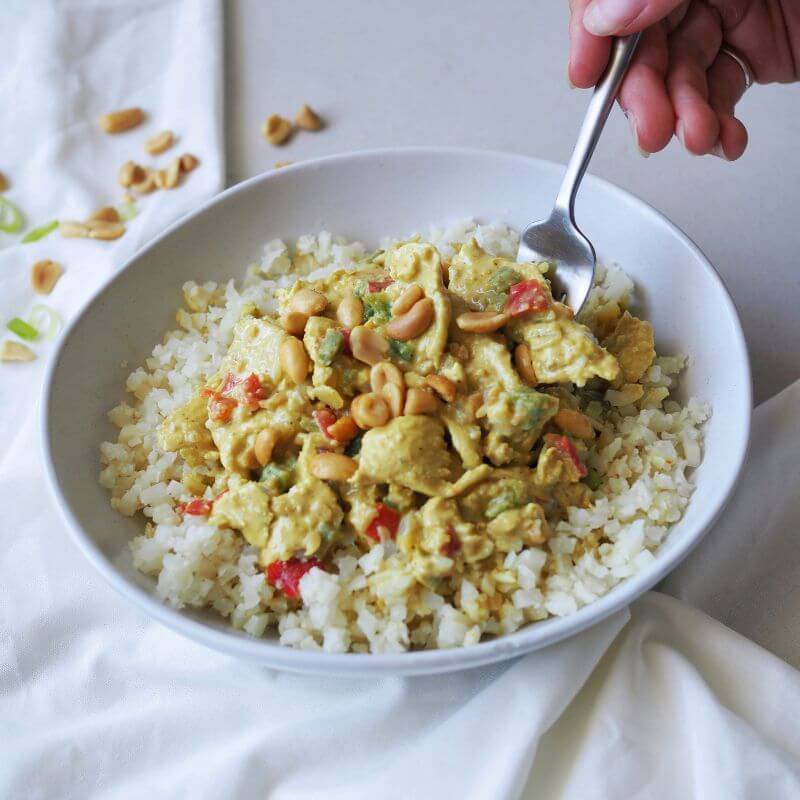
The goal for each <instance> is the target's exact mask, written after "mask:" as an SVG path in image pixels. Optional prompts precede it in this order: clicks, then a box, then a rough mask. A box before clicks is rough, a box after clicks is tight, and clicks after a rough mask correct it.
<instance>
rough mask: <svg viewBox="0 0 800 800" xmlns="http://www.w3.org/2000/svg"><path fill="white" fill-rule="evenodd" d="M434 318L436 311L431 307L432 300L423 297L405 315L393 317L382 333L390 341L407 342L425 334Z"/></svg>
mask: <svg viewBox="0 0 800 800" xmlns="http://www.w3.org/2000/svg"><path fill="white" fill-rule="evenodd" d="M435 317H436V310H435V308H434V306H433V300H431V299H430V297H424V298H423V299H422V300H418V301H417V302H416V303H414V305H413V306H412V307H411V309H410V310H408V311H406V313H405V314H403V315H402V316H400V317H395V318H394V319H393V320H392V321H391V322H390V323H388V324H387V326H386V327H385V328H384V331H385V332H386V335H387V336H388V337H389V338H391V339H397V340H399V341H401V342H407V341H409V340H410V339H416V338H417V336H421V335H422V334H423V333H425V331H426V330H428V328H430V326H431V324H432V323H433V320H434V318H435Z"/></svg>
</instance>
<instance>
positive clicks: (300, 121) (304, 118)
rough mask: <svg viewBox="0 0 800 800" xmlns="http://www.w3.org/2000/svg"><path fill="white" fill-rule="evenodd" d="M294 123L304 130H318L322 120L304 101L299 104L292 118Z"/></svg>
mask: <svg viewBox="0 0 800 800" xmlns="http://www.w3.org/2000/svg"><path fill="white" fill-rule="evenodd" d="M294 123H295V125H297V127H298V128H302V129H303V130H305V131H318V130H319V129H320V128H321V127H322V120H321V119H320V116H319V114H317V112H316V111H314V109H313V108H311V106H309V105H306V104H305V103H304V104H303V105H302V106H300V110H299V111H298V112H297V116H296V117H295V118H294Z"/></svg>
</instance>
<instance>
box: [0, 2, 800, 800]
mask: <svg viewBox="0 0 800 800" xmlns="http://www.w3.org/2000/svg"><path fill="white" fill-rule="evenodd" d="M22 9H23V3H22V0H12V2H6V5H5V7H4V14H3V17H4V19H5V20H7V21H10V22H11V23H13V24H7V25H6V27H5V29H4V33H3V36H4V48H5V53H6V65H7V69H6V72H5V75H6V77H5V78H4V79H3V81H2V82H0V107H2V108H4V109H10V108H13V109H14V110H15V119H14V124H13V125H4V126H0V160H2V163H0V169H3V171H5V172H7V174H8V175H9V178H10V179H11V182H12V186H11V189H10V191H9V192H8V196H9V198H10V199H12V200H13V201H14V202H16V203H17V204H18V205H19V206H20V207H21V208H23V210H24V211H25V213H26V216H27V217H28V218H29V221H30V227H33V226H36V225H38V224H41V223H42V222H45V221H47V220H49V219H52V218H55V217H58V218H77V219H81V218H85V217H86V216H87V215H88V214H89V213H90V212H91V211H92V210H93V209H94V208H96V207H98V206H100V205H103V204H105V203H107V202H115V201H116V200H118V198H119V195H120V194H121V190H120V189H119V187H118V186H117V185H116V171H117V169H118V167H119V165H120V164H121V163H122V162H123V161H125V160H127V159H128V158H133V159H134V160H136V159H138V160H141V161H142V162H145V163H153V161H157V162H159V163H162V162H163V163H168V160H169V157H171V156H172V155H173V154H175V153H180V152H185V151H188V152H193V153H195V154H196V155H197V156H198V157H199V158H200V159H201V161H202V166H201V167H200V168H199V169H198V170H196V171H195V172H193V173H192V174H191V175H189V176H188V178H187V179H186V181H185V182H184V184H183V185H182V186H181V188H180V189H178V190H175V191H173V192H158V193H155V194H154V195H150V196H147V197H145V198H143V199H142V200H140V201H138V203H137V205H138V206H139V208H140V214H139V216H138V217H137V218H136V219H135V220H134V221H133V222H132V223H130V224H129V230H128V233H127V234H126V235H125V236H124V237H123V238H122V239H120V240H119V241H117V242H114V243H102V242H82V241H66V240H62V239H61V238H60V237H59V236H58V234H57V233H56V234H52V235H51V237H49V238H48V239H45V240H44V241H42V242H40V243H38V244H33V245H24V246H23V245H20V244H18V240H19V238H20V237H19V236H17V237H13V236H6V235H3V234H0V237H2V238H0V248H2V249H0V311H2V314H3V317H4V318H8V317H10V316H15V315H22V316H24V313H25V312H26V311H27V309H28V307H29V306H30V304H31V303H32V302H35V300H38V299H39V298H35V299H34V298H33V296H32V295H31V292H30V288H29V284H28V281H29V272H28V270H29V267H30V264H32V263H33V261H35V260H37V259H39V258H54V259H55V260H58V261H60V262H61V263H63V264H64V266H65V268H66V274H65V275H64V277H63V278H62V280H61V282H60V283H59V285H58V286H57V288H56V290H55V292H54V293H53V295H52V296H51V297H49V298H46V299H45V300H44V302H46V303H47V304H48V305H50V306H52V307H53V308H56V309H57V310H59V312H60V313H61V314H62V316H63V317H64V318H65V319H67V320H68V319H70V318H71V317H72V316H74V314H75V313H76V312H77V310H78V309H79V308H80V307H81V306H82V304H83V303H85V302H86V301H87V299H88V297H89V296H90V295H91V294H92V293H93V291H94V290H95V289H96V288H97V287H98V286H100V285H101V284H102V282H103V281H104V280H106V279H107V278H108V277H109V276H111V275H112V274H113V272H114V270H115V269H116V267H118V266H119V265H120V264H121V263H122V262H124V260H125V259H126V258H127V257H128V256H129V255H130V254H131V253H132V252H133V251H134V250H135V249H137V248H138V247H140V246H141V245H142V244H143V243H145V242H147V241H148V240H150V239H151V238H152V237H153V236H154V235H155V234H157V233H158V232H159V231H160V230H162V229H163V228H164V227H165V226H166V225H167V224H169V223H170V222H171V221H173V220H174V219H176V218H177V217H178V216H180V215H181V214H182V213H184V212H185V211H187V210H189V209H191V208H193V207H195V206H196V205H197V204H198V203H199V202H201V201H202V200H205V199H207V198H208V197H210V196H212V195H213V194H214V193H215V192H217V191H218V190H219V189H220V188H221V187H222V183H223V163H222V153H223V143H222V127H221V126H222V113H223V107H222V97H221V86H222V62H223V58H222V21H221V17H222V13H221V12H222V9H221V4H220V3H218V2H216V1H212V0H183V2H181V1H179V0H174V1H173V2H168V1H165V2H125V1H124V0H117V1H116V2H113V3H99V2H90V1H89V0H85V1H84V2H77V1H74V2H61V3H55V2H50V3H48V2H40V3H36V4H30V3H25V4H24V13H22ZM142 42H148V45H147V47H143V45H142ZM153 43H155V44H153ZM142 53H146V57H143V56H142ZM128 105H140V106H142V107H143V108H145V109H146V110H147V111H148V113H149V115H150V118H149V122H148V126H147V127H146V128H142V129H138V130H137V131H133V132H131V133H126V134H123V135H121V136H118V137H108V136H104V135H103V134H101V133H100V132H99V130H98V129H97V125H96V117H97V116H99V115H100V114H101V113H104V112H106V111H108V110H110V109H113V108H118V107H121V106H128ZM165 127H169V128H171V129H173V130H175V131H176V133H177V134H178V135H179V137H180V140H179V143H178V145H177V146H176V148H175V149H174V150H172V151H169V152H168V153H166V154H164V156H161V157H159V158H158V159H153V158H151V157H147V156H145V155H144V153H143V152H142V150H141V144H142V141H143V140H144V138H145V136H146V135H150V134H152V133H155V132H157V131H158V130H160V129H162V128H165ZM20 131H24V133H25V135H24V136H23V135H21V134H20ZM131 302H138V299H137V298H131ZM154 337H156V338H157V332H155V333H154ZM35 349H36V350H37V353H38V354H39V360H38V361H37V362H35V363H33V364H26V365H0V442H2V446H0V447H1V449H0V499H2V501H3V510H4V518H5V522H6V524H5V525H4V535H3V536H2V537H0V741H2V755H0V797H2V798H10V799H11V800H40V799H41V800H51V798H64V799H65V800H71V799H72V798H75V800H78V799H80V800H85V799H86V798H99V799H100V800H127V798H139V797H154V798H159V799H160V798H181V799H182V798H187V797H191V798H192V800H217V799H219V800H222V799H223V798H224V799H225V800H229V799H230V798H248V799H249V798H252V797H270V798H277V800H285V799H288V798H291V800H298V799H299V800H311V798H319V797H321V796H325V797H327V798H330V800H339V799H340V798H341V800H345V798H347V800H350V799H351V798H369V799H370V800H374V798H381V799H382V800H383V799H384V798H386V799H387V800H391V799H392V798H409V797H413V798H436V799H437V800H439V798H448V797H460V798H467V799H469V800H471V799H472V798H474V799H475V800H485V799H486V798H518V797H526V798H528V797H529V798H554V799H555V798H559V800H564V799H566V800H573V799H574V800H586V798H589V799H591V798H598V799H599V798H617V797H619V798H648V800H650V799H651V798H674V797H680V798H695V797H696V798H725V800H729V798H762V797H763V798H770V800H782V798H797V797H798V796H800V737H798V735H797V723H796V720H797V719H799V718H800V677H799V676H798V673H797V671H796V670H795V669H794V668H793V667H792V666H790V664H789V663H786V661H788V662H791V663H794V664H795V665H798V664H800V646H798V625H799V624H800V623H798V619H800V615H799V614H798V613H797V611H798V610H800V599H799V596H798V587H800V562H799V561H798V555H797V553H798V548H797V546H796V544H797V530H798V521H799V520H800V507H798V499H797V498H798V497H800V474H798V469H797V465H796V453H797V451H798V446H799V445H800V423H798V421H797V414H796V409H797V408H798V405H800V384H796V385H795V386H794V387H791V388H790V389H787V390H786V391H785V392H784V393H782V394H781V395H779V396H778V397H776V398H773V399H772V400H771V401H769V402H768V403H766V404H765V405H764V406H762V407H761V408H759V409H758V410H757V412H756V417H755V425H754V438H753V445H752V451H751V456H750V460H749V463H748V466H747V468H746V470H745V472H744V474H743V476H742V480H741V482H740V486H739V490H738V493H737V496H736V497H735V499H734V501H733V503H732V504H731V506H730V508H729V509H728V511H727V512H726V513H725V514H724V515H723V517H722V519H721V520H720V521H719V522H718V524H717V525H716V527H715V529H714V530H713V531H712V532H711V534H710V535H709V536H708V537H707V539H706V540H705V541H704V542H703V544H702V545H701V546H700V547H699V548H698V549H697V550H696V551H695V553H693V554H692V555H691V556H690V558H689V559H688V560H687V562H686V563H685V564H684V565H683V566H681V568H679V570H678V571H676V572H675V573H674V574H673V576H671V577H670V579H669V580H668V581H667V583H666V584H665V586H664V587H663V588H665V589H666V590H667V591H669V592H670V593H671V594H673V595H676V596H677V597H679V598H681V600H683V601H686V602H681V601H679V600H677V599H674V598H673V597H669V596H666V595H664V594H659V593H650V594H648V595H646V596H645V597H643V598H642V599H641V600H639V601H638V602H637V603H635V604H634V605H633V606H632V608H631V610H630V612H627V611H625V612H621V613H618V614H616V615H615V616H613V617H611V618H609V619H607V620H605V621H604V622H602V623H600V624H599V625H597V626H595V627H594V628H592V629H590V630H588V631H586V632H584V633H582V634H581V635H579V636H576V637H574V638H572V639H570V640H568V641H565V642H561V643H559V644H557V645H555V646H553V647H550V648H547V649H546V650H543V651H541V652H538V653H533V654H531V655H529V656H526V657H524V658H522V659H518V660H516V661H514V662H511V663H507V664H503V665H496V666H493V667H489V668H484V669H478V670H472V671H469V672H465V673H461V674H455V675H445V676H439V677H426V678H386V679H383V680H364V679H358V680H355V679H354V680H341V679H325V678H309V677H299V676H294V675H289V674H282V673H278V672H275V671H271V670H267V669H263V668H261V667H258V666H254V665H252V664H249V663H246V662H242V661H236V660H234V659H231V658H229V657H228V656H225V655H222V654H220V653H216V652H214V651H212V650H207V649H205V648H204V647H202V646H200V645H198V644H195V643H193V642H191V641H190V640H188V639H184V638H183V637H181V636H179V635H177V634H175V633H173V632H171V631H169V630H167V629H166V628H164V627H162V626H160V625H158V624H156V623H154V622H152V621H151V620H150V619H149V618H147V617H146V616H144V615H143V614H142V613H141V612H139V611H138V610H137V609H135V608H134V607H132V606H131V605H129V604H128V603H127V602H125V601H124V600H123V599H122V598H121V597H119V596H118V595H117V594H115V593H114V592H113V591H112V590H111V589H110V588H109V587H107V586H106V585H105V583H104V582H103V581H102V580H101V579H100V577H99V576H98V575H97V574H95V572H94V571H93V570H92V569H91V567H90V566H89V565H88V564H87V563H86V562H85V561H84V559H83V558H82V557H81V556H80V554H79V552H78V550H77V549H76V548H75V546H74V545H73V544H72V543H71V541H70V540H69V539H68V537H67V534H66V530H65V528H64V525H63V524H62V522H61V520H60V518H59V516H58V514H57V512H56V510H55V508H54V507H53V504H52V502H51V501H50V498H49V495H48V493H47V491H46V489H45V487H44V474H43V469H42V464H41V459H40V455H39V444H40V443H39V434H38V407H37V405H38V404H37V403H36V402H35V400H34V398H36V397H37V396H38V393H39V391H40V387H41V381H42V373H43V367H44V364H45V362H46V360H47V358H48V357H49V355H50V353H51V352H52V344H48V343H41V344H36V345H35ZM687 603H690V604H693V605H695V606H697V607H698V608H700V609H703V611H701V610H697V609H694V608H691V607H690V606H689V605H688V604H687ZM704 611H705V612H707V613H703V612H704ZM707 614H710V615H712V616H714V617H717V619H718V620H722V621H723V622H725V623H727V624H728V625H730V626H731V627H732V628H734V629H736V630H738V631H739V633H736V632H734V630H731V628H728V627H725V626H724V625H723V624H721V623H720V622H719V621H716V620H714V619H712V618H711V616H708V615H707ZM740 634H744V636H742V635H740ZM745 636H747V637H750V639H753V640H754V641H750V640H748V639H747V638H745ZM755 642H758V644H756V643H755ZM759 645H762V646H763V648H769V649H770V650H772V651H773V653H775V654H777V655H773V654H771V653H770V652H768V651H767V650H766V649H763V648H762V647H761V646H759ZM778 655H779V656H781V657H782V658H784V659H786V661H782V660H780V659H779V658H778V657H777V656H778Z"/></svg>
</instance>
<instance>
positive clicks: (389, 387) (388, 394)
mask: <svg viewBox="0 0 800 800" xmlns="http://www.w3.org/2000/svg"><path fill="white" fill-rule="evenodd" d="M380 394H381V397H383V399H384V400H385V401H386V404H387V405H388V406H389V411H391V412H392V417H400V416H402V414H403V408H404V406H405V402H406V387H405V386H398V385H397V384H396V383H387V384H385V385H384V387H383V388H382V389H381V391H380Z"/></svg>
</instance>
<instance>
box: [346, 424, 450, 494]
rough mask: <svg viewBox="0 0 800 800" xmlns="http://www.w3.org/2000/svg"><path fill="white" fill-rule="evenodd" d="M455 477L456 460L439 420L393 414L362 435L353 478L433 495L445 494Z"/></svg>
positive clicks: (357, 482) (361, 481)
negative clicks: (391, 484)
mask: <svg viewBox="0 0 800 800" xmlns="http://www.w3.org/2000/svg"><path fill="white" fill-rule="evenodd" d="M457 477H458V463H457V459H456V458H454V457H453V455H452V454H451V453H449V452H448V450H447V446H446V445H445V441H444V427H443V425H442V423H441V422H439V420H437V419H434V418H432V417H428V416H423V415H413V416H403V417H396V418H395V419H393V420H391V422H389V423H388V424H386V425H384V426H382V427H380V428H373V429H372V430H369V431H367V432H366V433H365V434H364V438H363V439H362V441H361V454H360V457H359V466H358V471H357V472H356V474H355V476H354V478H353V481H354V482H355V483H356V484H357V485H358V484H365V483H395V484H398V485H400V486H406V487H407V488H409V489H413V490H414V491H415V492H421V493H422V494H426V495H428V496H435V495H444V494H446V493H447V492H448V491H449V490H450V489H451V488H452V481H453V480H454V479H455V478H457Z"/></svg>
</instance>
